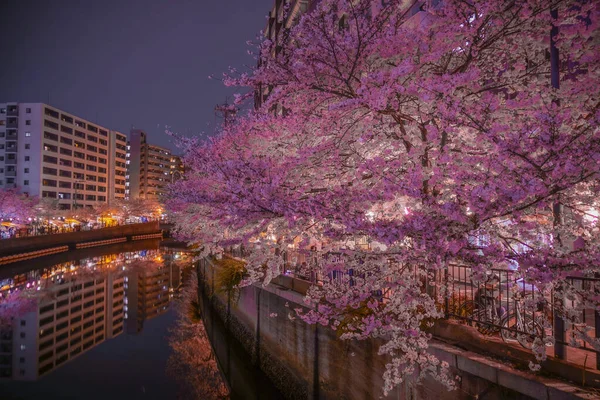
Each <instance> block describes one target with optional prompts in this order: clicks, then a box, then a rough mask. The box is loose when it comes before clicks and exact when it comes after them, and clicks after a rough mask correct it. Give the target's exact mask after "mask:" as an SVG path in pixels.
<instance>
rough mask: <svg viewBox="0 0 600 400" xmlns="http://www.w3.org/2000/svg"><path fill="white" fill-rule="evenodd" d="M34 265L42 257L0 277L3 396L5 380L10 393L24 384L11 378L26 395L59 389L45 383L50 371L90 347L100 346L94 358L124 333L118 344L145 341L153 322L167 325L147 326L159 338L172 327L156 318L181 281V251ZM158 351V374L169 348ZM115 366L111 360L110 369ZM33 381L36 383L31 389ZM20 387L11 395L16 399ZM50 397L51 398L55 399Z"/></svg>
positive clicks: (147, 251)
mask: <svg viewBox="0 0 600 400" xmlns="http://www.w3.org/2000/svg"><path fill="white" fill-rule="evenodd" d="M41 263H43V259H40V260H33V261H32V262H31V263H30V266H29V268H27V267H25V268H22V270H21V271H19V273H15V274H14V275H11V276H9V277H5V278H4V279H1V280H0V392H2V393H3V394H2V397H3V398H4V395H5V394H8V395H10V392H11V390H10V386H11V385H10V384H9V382H10V381H13V382H12V383H13V384H14V385H13V386H14V387H15V388H18V387H19V386H20V387H21V388H23V387H24V386H23V385H19V383H18V382H14V381H19V382H22V381H27V383H28V386H27V387H28V390H29V389H35V388H34V387H35V386H40V387H42V386H44V387H50V388H49V389H45V392H46V394H52V392H53V391H54V390H53V389H56V390H58V391H60V388H59V387H58V386H60V385H57V386H56V387H54V388H53V385H52V381H53V380H54V378H53V377H54V375H55V373H54V372H55V371H57V370H59V369H62V368H64V366H65V365H67V364H70V363H71V361H73V360H75V359H77V358H81V359H84V358H86V357H82V356H83V355H85V354H86V353H89V352H92V353H93V351H92V350H94V349H99V350H97V351H96V354H101V353H100V351H103V349H107V350H108V346H106V345H107V344H108V342H110V341H113V340H115V338H121V337H124V336H125V338H122V340H120V342H122V343H128V344H127V346H129V347H131V346H132V344H134V345H135V343H134V342H135V341H136V340H137V339H133V341H132V340H131V339H129V340H128V339H127V338H126V336H131V337H132V338H136V337H137V338H140V340H139V341H140V342H143V341H144V340H145V339H147V337H150V336H152V332H150V333H148V334H145V332H144V329H145V326H146V325H147V324H149V323H153V322H152V321H151V320H157V321H158V320H159V319H161V320H164V321H165V322H167V323H166V324H159V325H161V326H158V325H157V324H154V326H155V328H156V327H157V326H158V328H157V329H158V330H163V331H164V333H165V336H166V334H168V332H167V329H168V327H169V326H171V325H172V324H173V323H174V314H173V313H172V312H171V314H173V315H170V316H166V318H162V316H163V315H164V314H166V313H168V312H169V308H170V307H169V305H170V303H171V301H172V300H173V299H174V298H175V297H176V296H177V294H178V292H179V290H180V287H181V285H182V283H183V279H184V277H185V276H186V273H185V270H186V268H185V267H186V266H189V265H190V264H191V262H190V257H189V256H188V255H187V254H186V253H184V252H178V251H171V250H169V251H167V250H159V249H158V248H154V249H142V250H136V251H128V252H123V253H118V254H108V255H102V256H96V257H87V258H83V259H81V260H78V261H74V262H71V261H69V262H63V263H60V264H56V265H50V266H47V267H40V264H41ZM187 270H189V268H187ZM188 275H189V274H188ZM162 325H164V326H162ZM161 340H162V342H161V346H164V349H163V350H168V344H167V340H166V337H162V338H161ZM142 345H143V343H142ZM118 347H119V346H118V344H117V345H116V348H118ZM121 347H122V346H121ZM134 347H135V346H134ZM115 353H119V354H118V355H117V354H116V355H117V357H115V358H120V357H122V355H123V354H122V351H120V350H119V351H116V352H115ZM152 353H153V349H148V354H141V357H139V358H140V360H139V361H141V362H142V363H143V361H144V358H148V360H150V359H154V358H155V357H154V356H155V354H152ZM163 353H164V354H163V357H162V358H163V359H162V360H161V364H162V367H161V375H162V376H163V377H164V372H165V370H164V368H165V365H166V359H167V358H168V351H163ZM138 356H140V354H138ZM122 361H124V360H119V359H115V360H114V362H115V364H116V363H119V362H122ZM79 364H81V365H82V366H84V369H86V368H87V369H88V370H87V373H88V376H89V374H92V373H105V372H106V371H101V370H98V369H96V368H94V366H92V365H89V366H88V365H86V364H89V363H86V362H85V361H82V362H80V363H79ZM59 375H60V374H57V377H58V378H60V377H59ZM46 376H48V377H47V378H46ZM164 379H165V380H166V379H167V378H164ZM32 381H38V382H36V383H35V384H33V383H32ZM37 383H40V385H37ZM73 383H74V385H73V386H77V383H76V382H73ZM5 386H6V388H7V389H6V390H5ZM21 388H19V391H18V393H19V395H18V397H17V396H16V394H15V395H14V396H15V398H21V397H22V396H23V394H24V392H23V391H22V390H21ZM142 388H143V386H142ZM82 390H84V389H83V388H82ZM141 390H142V392H144V391H145V389H141ZM26 391H27V390H25V392H26ZM30 391H31V390H30ZM34 391H35V390H34ZM48 391H50V393H48ZM56 394H57V396H56V398H61V397H62V396H58V393H56ZM80 395H81V393H80ZM35 397H36V396H34V397H32V398H35ZM84 397H85V398H89V397H90V394H89V393H87V394H86V396H81V398H84ZM92 397H93V394H92ZM117 397H118V396H117ZM24 398H25V397H24ZM50 398H54V397H50ZM76 398H79V397H76Z"/></svg>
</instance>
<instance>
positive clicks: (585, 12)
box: [169, 0, 600, 392]
mask: <svg viewBox="0 0 600 400" xmlns="http://www.w3.org/2000/svg"><path fill="white" fill-rule="evenodd" d="M379 3H380V2H375V1H369V0H361V1H349V0H322V1H321V2H319V3H318V5H317V6H316V8H315V9H314V10H313V11H312V12H310V13H308V14H306V15H305V16H303V18H301V20H300V22H299V23H298V25H296V26H295V27H293V28H291V29H290V30H288V31H285V33H284V36H285V38H286V39H285V40H283V41H278V42H271V41H270V40H265V41H264V42H262V43H260V44H259V45H258V48H257V53H256V55H257V57H259V58H260V60H261V62H260V63H259V65H258V66H257V67H256V68H255V69H254V70H253V71H251V72H249V73H242V74H237V73H236V72H235V71H231V72H230V73H229V74H226V75H225V79H224V80H225V83H226V84H228V85H232V86H241V87H246V88H249V89H250V92H248V94H247V95H243V96H239V97H238V99H244V98H248V97H250V96H249V95H250V94H252V93H253V92H256V93H257V94H258V95H259V96H263V97H265V101H264V103H263V104H262V106H261V108H260V109H259V110H257V111H256V112H255V113H251V114H249V115H248V116H245V117H239V118H238V119H237V120H236V121H235V123H232V124H228V125H227V126H224V127H223V130H222V132H221V134H220V135H219V136H217V137H215V138H212V139H210V140H208V141H206V142H204V143H198V142H196V141H193V140H187V141H184V142H183V144H184V147H185V150H186V157H185V164H186V166H187V167H188V169H189V171H188V172H187V173H186V177H187V180H185V181H179V182H176V183H175V184H174V185H172V187H171V199H170V201H169V206H170V208H171V210H172V211H173V212H174V214H175V215H176V218H177V220H178V229H179V234H180V236H182V237H183V238H185V239H187V240H189V241H192V242H196V243H200V244H202V245H203V246H204V252H205V253H206V254H208V253H209V252H214V251H220V250H221V249H222V248H224V247H227V246H231V245H240V244H241V245H244V246H245V247H247V248H249V249H250V250H251V251H250V254H249V256H248V257H247V261H248V264H247V265H246V268H247V271H248V273H247V277H246V279H245V280H244V281H243V284H250V283H253V282H262V283H263V284H268V283H269V281H270V280H271V279H272V278H273V277H275V276H277V275H278V274H280V273H281V272H282V271H283V266H284V263H285V261H284V257H282V255H283V254H284V253H286V252H287V253H289V252H290V251H289V250H290V249H291V248H294V249H296V251H297V253H298V254H302V253H304V254H305V255H307V254H308V255H310V256H311V257H312V258H311V259H313V260H317V261H315V262H313V263H311V268H313V269H316V272H317V273H320V274H321V275H322V276H329V277H333V276H337V277H340V276H341V278H339V279H329V280H327V279H326V280H325V282H324V284H323V285H313V287H311V289H310V291H309V294H308V296H307V299H306V303H307V307H308V309H309V311H306V312H305V311H301V310H299V311H298V313H299V314H300V315H301V316H302V318H304V319H305V320H306V321H307V322H310V323H320V324H322V325H326V326H331V327H332V328H333V329H339V330H341V331H342V332H341V333H342V338H345V339H365V338H368V337H383V338H386V339H387V340H388V341H387V343H386V344H385V345H383V346H382V347H381V348H380V353H381V354H385V355H388V356H390V357H391V358H392V361H391V362H390V363H388V366H387V371H386V376H385V378H386V386H385V388H384V389H385V391H386V392H388V391H389V390H391V389H392V388H393V386H395V385H397V384H399V383H401V382H402V381H403V380H404V379H405V378H406V377H407V376H409V375H411V374H413V373H414V372H415V371H418V374H419V376H420V377H423V376H426V375H432V376H434V377H435V378H437V379H439V380H440V381H442V382H443V383H445V384H446V385H447V386H448V387H453V386H454V382H453V381H452V379H451V378H450V377H449V376H448V370H447V365H445V364H444V363H441V362H439V360H437V359H436V358H435V357H433V356H431V355H430V354H429V353H428V352H427V342H428V340H429V338H430V335H429V334H428V333H427V326H429V325H431V323H432V321H434V320H435V319H436V318H439V317H440V316H442V312H441V308H440V307H439V303H440V301H441V300H440V296H441V297H444V296H451V295H452V293H451V292H450V288H449V287H446V286H445V285H444V284H443V282H442V283H440V282H438V283H437V284H438V287H437V290H436V291H435V293H428V292H427V291H426V290H425V287H424V282H426V281H428V282H431V281H433V282H434V283H435V281H436V279H437V277H439V276H440V271H443V270H445V269H446V268H447V267H448V265H449V264H451V263H459V264H463V265H467V266H469V268H470V270H471V271H472V276H471V278H472V279H473V280H474V281H476V282H477V281H485V279H486V277H487V276H489V274H490V271H491V269H492V268H500V269H502V268H506V269H508V268H513V269H514V268H516V271H515V274H516V275H517V277H518V278H523V279H525V281H526V282H528V284H531V285H534V286H535V287H536V288H538V289H539V290H540V291H543V292H546V291H549V290H553V289H554V290H558V291H560V293H562V294H564V295H565V296H567V297H569V296H571V297H573V296H576V297H577V298H578V299H579V300H578V302H577V304H578V306H577V307H580V309H581V308H583V307H598V306H599V305H600V304H599V301H600V298H599V297H598V295H597V293H596V290H597V289H596V288H594V287H592V289H590V290H583V289H582V288H575V287H569V285H568V284H567V283H566V280H565V278H566V277H567V276H576V277H592V278H593V277H596V276H597V275H596V274H597V273H598V272H600V271H599V270H598V266H599V265H600V248H599V246H600V245H599V243H600V241H599V240H598V239H599V234H600V226H599V224H598V211H597V209H598V206H599V205H598V204H597V200H596V199H597V198H598V196H599V192H600V182H599V180H598V177H599V176H598V172H599V171H600V130H599V129H598V123H599V122H600V109H599V106H600V97H599V95H598V93H600V79H599V74H600V69H599V68H598V65H600V64H599V61H600V60H599V59H598V58H599V57H600V51H599V50H600V49H599V48H598V43H599V40H600V37H599V30H598V24H599V21H600V4H598V3H597V2H585V1H583V2H581V1H575V0H564V1H560V0H556V1H546V0H519V1H480V2H461V1H443V2H439V4H438V5H437V6H435V7H430V8H425V7H424V6H423V4H422V3H423V2H420V1H414V2H406V1H399V0H391V1H388V2H386V5H385V6H378V5H377V4H379ZM430 3H435V2H430ZM556 16H558V17H556ZM553 28H554V30H555V31H557V33H556V34H555V35H554V36H552V42H553V44H554V46H555V48H556V50H557V52H558V55H559V60H560V62H559V64H558V70H557V72H558V74H557V76H558V78H559V82H560V85H556V82H555V83H554V84H552V82H551V73H552V69H551V68H552V67H551V62H550V60H551V57H550V56H549V55H550V53H551V51H550V50H551V40H550V39H551V35H550V32H551V30H552V29H553ZM266 95H268V97H267V96H266ZM364 238H367V239H368V240H369V241H371V242H372V246H371V249H369V250H364V249H361V248H360V247H358V246H356V245H355V243H356V242H357V241H359V240H362V239H364ZM574 242H575V243H578V245H576V246H574V245H573V243H574ZM313 243H319V246H317V248H316V251H312V252H311V251H310V250H309V249H310V248H311V247H312V248H313V249H314V248H315V246H313ZM333 252H336V254H337V255H336V257H335V258H332V257H329V256H328V255H331V254H332V253H333ZM315 253H316V254H315ZM515 266H516V267H515ZM335 271H340V272H341V274H337V273H336V272H335ZM349 271H352V274H350V273H348V272H349ZM381 293H386V296H381V295H380V294H381ZM546 301H548V300H546ZM554 306H555V308H556V310H557V312H558V313H559V314H560V315H561V316H562V317H563V318H565V319H570V318H573V315H574V312H573V311H572V310H568V309H567V308H566V307H563V306H561V304H560V303H557V304H554ZM357 310H361V312H357ZM546 322H547V321H546ZM582 335H583V336H585V332H583V333H582ZM548 340H550V341H551V340H552V338H548ZM585 340H586V341H588V342H590V343H591V344H593V345H596V346H598V342H597V341H596V340H594V339H593V338H589V337H587V336H586V339H585ZM533 347H534V350H535V352H536V356H537V359H538V361H542V360H544V358H545V346H544V343H542V342H541V339H540V338H536V343H535V344H534V346H533Z"/></svg>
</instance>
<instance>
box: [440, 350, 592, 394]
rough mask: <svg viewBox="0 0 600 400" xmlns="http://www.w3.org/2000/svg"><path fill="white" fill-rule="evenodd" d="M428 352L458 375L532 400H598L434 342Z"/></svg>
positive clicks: (571, 387)
mask: <svg viewBox="0 0 600 400" xmlns="http://www.w3.org/2000/svg"><path fill="white" fill-rule="evenodd" d="M430 350H431V353H432V354H434V355H435V356H436V357H438V358H439V359H440V360H441V361H446V362H448V363H449V364H450V366H451V367H454V368H456V369H457V370H458V371H457V372H458V373H459V374H460V373H465V372H466V373H468V374H470V375H473V376H476V377H479V378H482V379H485V380H486V381H488V382H491V383H494V384H496V385H498V386H500V387H503V388H506V389H510V390H512V391H514V392H517V393H520V394H522V395H525V396H528V397H531V398H534V399H540V400H555V399H576V398H577V399H579V398H580V399H597V398H598V397H599V396H598V394H596V393H594V392H592V391H586V390H584V389H582V388H580V387H577V386H575V385H573V384H571V383H568V382H563V381H559V380H556V379H550V378H544V377H540V376H536V375H535V374H533V373H530V372H525V371H520V370H517V369H514V368H512V367H510V366H509V365H506V364H504V363H501V362H498V361H495V360H492V359H491V358H489V357H485V356H482V355H480V354H478V353H473V352H470V351H465V350H461V349H458V348H457V347H454V346H451V345H448V344H446V343H442V342H439V341H436V340H434V341H432V342H431V343H430Z"/></svg>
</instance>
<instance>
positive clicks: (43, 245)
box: [0, 221, 161, 257]
mask: <svg viewBox="0 0 600 400" xmlns="http://www.w3.org/2000/svg"><path fill="white" fill-rule="evenodd" d="M160 233H161V231H160V229H159V226H158V221H153V222H148V223H144V224H130V225H121V226H114V227H110V228H103V229H96V230H91V231H81V232H69V233H56V234H50V235H40V236H28V237H21V238H14V239H3V240H0V257H3V256H12V255H16V254H21V253H27V252H31V251H33V250H35V251H39V250H44V249H48V248H52V247H58V246H69V247H71V248H75V246H76V244H77V243H83V242H94V241H100V240H107V239H113V238H122V237H125V238H130V237H132V236H134V235H137V236H141V235H149V234H160Z"/></svg>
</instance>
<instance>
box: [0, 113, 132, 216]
mask: <svg viewBox="0 0 600 400" xmlns="http://www.w3.org/2000/svg"><path fill="white" fill-rule="evenodd" d="M126 140H127V139H126V136H125V135H123V134H121V133H119V132H116V131H111V130H109V129H108V128H105V127H103V126H100V125H98V124H96V123H92V122H90V121H87V120H85V119H83V118H80V117H78V116H75V115H73V114H70V113H67V112H65V111H62V110H59V109H57V108H56V107H53V106H50V105H47V104H44V103H0V188H1V189H10V188H18V189H19V190H20V191H21V192H22V193H25V194H27V195H30V196H39V197H40V198H46V199H49V200H51V201H55V202H56V206H57V207H58V208H61V209H74V208H80V207H92V206H96V205H98V204H103V203H109V202H110V201H111V200H113V199H115V198H124V197H125V171H126V168H125V167H126V166H125V152H126V151H125V149H126Z"/></svg>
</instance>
